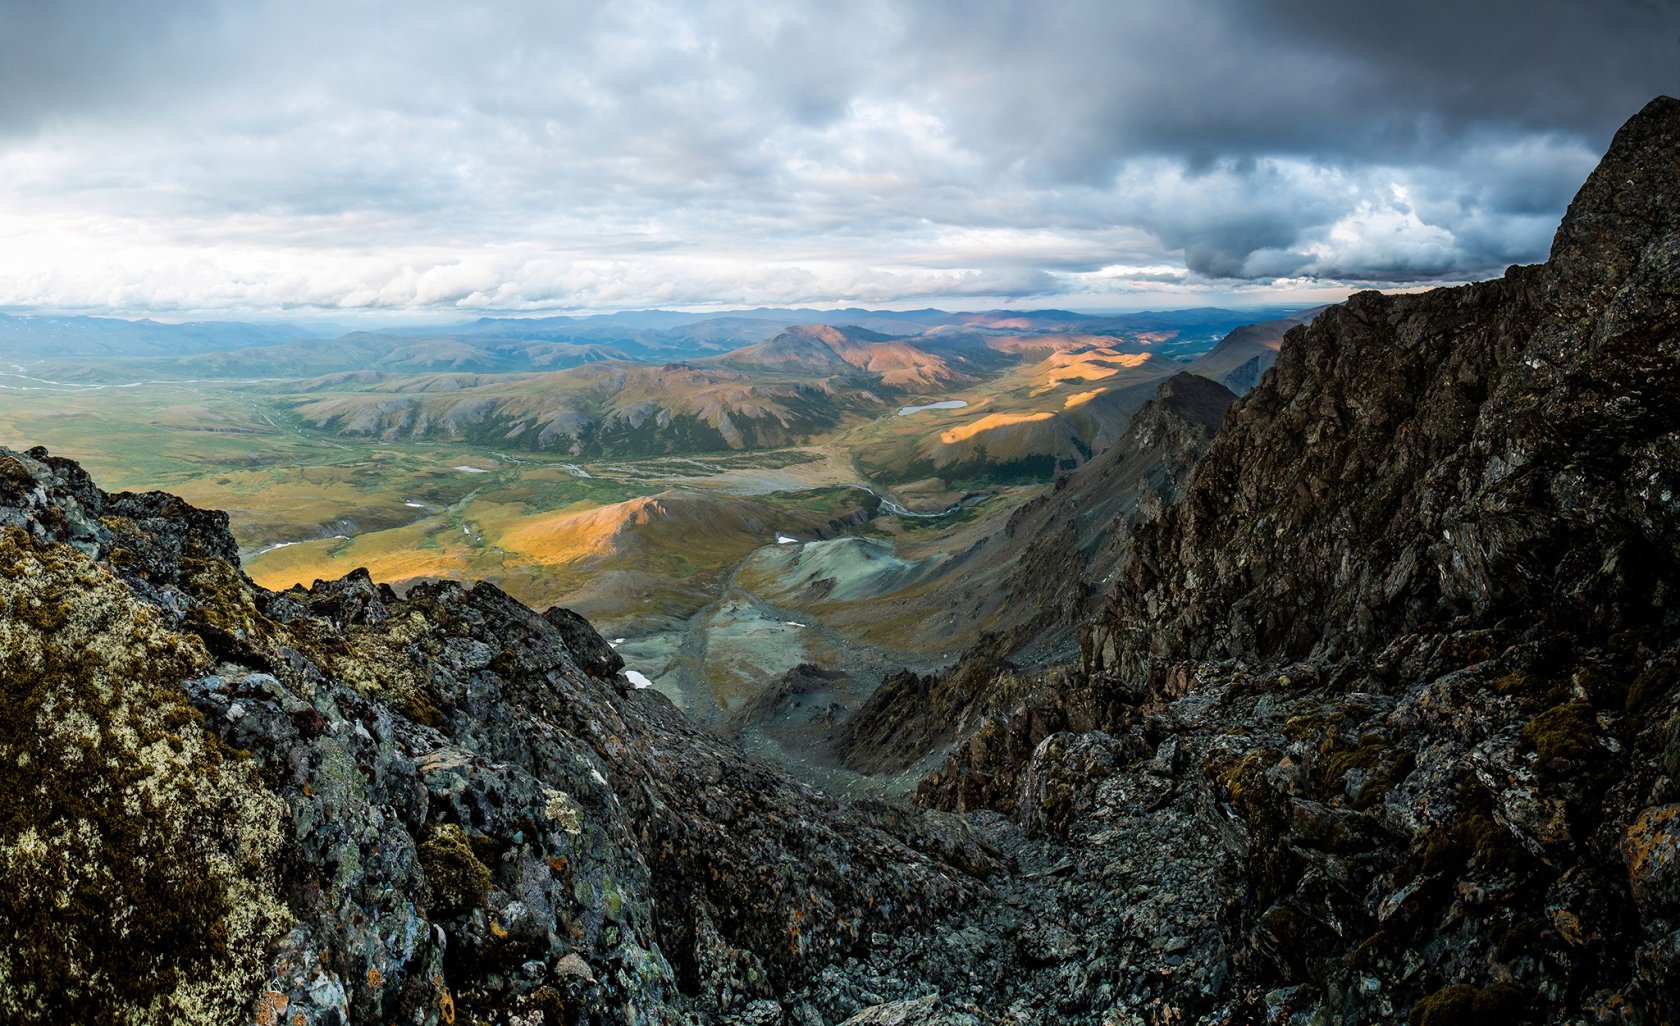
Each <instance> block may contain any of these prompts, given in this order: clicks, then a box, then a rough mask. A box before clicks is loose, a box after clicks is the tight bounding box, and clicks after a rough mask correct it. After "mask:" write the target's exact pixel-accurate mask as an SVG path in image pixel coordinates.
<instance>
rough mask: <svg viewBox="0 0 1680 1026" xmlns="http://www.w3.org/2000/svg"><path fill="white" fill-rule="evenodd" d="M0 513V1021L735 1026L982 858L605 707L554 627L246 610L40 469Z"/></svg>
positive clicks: (127, 509) (224, 587)
mask: <svg viewBox="0 0 1680 1026" xmlns="http://www.w3.org/2000/svg"><path fill="white" fill-rule="evenodd" d="M0 485H3V489H4V491H3V496H4V498H5V500H6V501H7V502H9V503H10V505H0V521H3V522H4V524H5V526H4V527H0V532H3V534H0V564H3V565H0V571H3V573H0V713H3V714H4V715H3V716H0V783H3V784H4V785H5V786H4V787H0V792H3V793H6V794H7V795H8V799H7V804H6V807H5V810H4V818H3V819H0V865H3V867H4V869H5V871H6V875H7V878H8V880H11V881H14V883H13V885H12V886H11V887H10V888H9V889H8V891H7V893H6V894H5V895H3V896H0V982H3V983H4V985H3V986H0V1008H3V1009H4V1010H5V1011H6V1012H7V1013H8V1014H9V1015H10V1016H11V1018H12V1019H14V1020H16V1021H46V1020H48V1019H49V1018H51V1017H52V1016H55V1015H60V1014H71V1015H72V1017H73V1018H76V1019H80V1020H82V1021H121V1022H137V1023H138V1022H231V1021H239V1020H241V1019H243V1018H255V1019H257V1020H258V1021H259V1022H263V1021H268V1022H280V1021H284V1022H286V1023H288V1024H296V1023H299V1022H302V1023H305V1024H324V1023H361V1022H387V1021H393V1020H395V1021H404V1022H417V1023H449V1022H455V1021H484V1022H511V1021H513V1020H514V1019H515V1018H518V1019H520V1021H525V1022H535V1021H539V1020H538V1019H535V1018H533V1016H539V1015H540V1016H546V1017H548V1019H550V1020H552V1021H564V1022H578V1023H583V1022H589V1023H598V1022H659V1021H680V1020H686V1019H690V1018H696V1017H698V1018H702V1019H706V1018H712V1017H718V1016H729V1015H732V1014H739V1013H742V1012H743V1010H744V1009H746V1008H747V1007H748V1006H750V1005H753V1003H754V1002H758V1003H759V1004H760V1006H762V1004H763V1002H765V1001H769V1002H770V1003H771V1006H772V1007H779V1006H775V1004H774V999H775V998H776V996H777V995H778V994H780V993H782V992H783V991H785V990H787V989H788V988H789V987H790V986H792V985H793V983H794V982H795V981H796V980H797V979H798V978H799V977H800V974H801V973H803V972H805V971H806V967H807V966H811V965H814V964H821V963H822V962H826V961H831V960H833V959H834V958H836V957H839V955H840V954H842V953H844V952H847V951H851V950H853V949H854V948H855V947H856V946H857V945H858V944H859V943H860V942H861V940H862V939H863V938H867V937H868V936H870V935H871V934H872V933H875V932H878V931H881V930H891V929H895V928H896V927H897V926H898V925H902V924H904V923H907V922H914V921H920V920H921V919H923V918H924V917H926V916H927V915H929V914H931V913H933V912H935V911H937V910H939V909H942V908H946V907H949V906H950V905H952V904H954V903H957V902H959V901H961V900H964V899H967V898H971V897H972V896H973V895H975V894H976V893H978V892H979V891H980V890H981V889H983V886H984V885H983V884H982V883H981V882H980V880H979V879H978V878H977V877H976V876H974V875H972V873H974V872H980V873H985V872H987V871H989V869H988V867H989V866H990V864H991V856H989V855H987V854H985V853H984V852H983V851H981V850H979V849H976V848H972V846H970V847H967V848H965V847H964V845H963V842H961V841H958V842H957V843H956V845H955V847H953V844H952V841H951V839H950V838H949V837H947V836H945V835H943V834H941V833H940V832H938V831H937V830H934V829H931V828H929V827H927V826H924V825H923V823H922V819H923V818H924V817H922V816H920V815H919V814H911V813H909V812H905V813H903V814H900V815H897V816H892V817H881V816H872V815H863V814H859V813H855V812H853V811H851V810H849V809H847V808H845V807H843V806H842V805H840V804H839V803H837V802H836V801H834V800H833V799H831V798H828V797H826V796H824V795H822V794H820V793H818V792H816V791H814V790H813V789H811V788H809V787H808V786H805V785H802V784H797V783H794V782H792V781H790V780H788V779H787V778H785V777H783V776H780V775H779V774H777V773H775V772H773V771H771V770H770V769H768V768H767V767H765V766H763V765H762V764H759V763H757V762H755V761H753V760H752V759H751V758H749V757H748V756H746V755H745V754H744V753H742V752H741V751H740V750H739V749H738V748H736V747H734V746H733V745H732V744H731V743H729V742H727V741H725V740H723V739H721V738H719V737H717V736H715V735H713V734H711V733H709V732H707V731H706V730H704V729H703V728H701V727H699V726H697V725H694V724H692V723H690V722H688V721H687V720H685V719H684V718H683V717H682V716H681V715H680V714H678V713H677V712H676V710H675V709H673V708H672V707H671V706H670V703H669V702H667V701H665V700H664V699H663V698H661V697H659V696H658V695H657V694H656V693H652V692H636V691H626V690H625V689H624V688H623V687H622V685H621V682H620V681H619V680H618V679H617V678H616V675H615V674H614V673H613V671H614V670H616V667H617V664H616V663H615V661H614V659H613V658H612V657H611V655H610V649H609V648H608V647H607V646H606V645H605V643H604V642H602V641H601V639H600V638H599V636H598V635H595V634H594V632H593V631H592V630H590V629H589V628H588V625H587V624H586V623H585V622H584V621H582V620H581V619H579V618H576V617H574V616H571V615H569V614H564V613H562V612H553V611H551V612H550V613H549V614H548V615H547V616H542V615H538V614H537V613H534V612H532V611H531V610H529V609H526V608H525V607H524V606H521V605H520V604H518V603H517V602H515V601H513V600H512V599H510V598H508V597H507V596H506V595H504V594H502V593H501V592H500V591H498V590H496V589H495V588H493V587H489V586H482V585H481V586H479V587H476V588H472V589H468V588H463V587H461V586H459V585H456V584H451V583H446V584H440V585H432V586H423V587H418V588H415V589H414V590H413V591H412V592H411V593H410V594H409V595H408V596H407V597H406V598H399V597H398V596H397V595H395V594H394V593H393V592H391V591H390V589H388V588H384V587H382V586H379V585H376V584H374V583H373V582H372V581H371V580H370V579H369V578H368V577H367V575H366V574H365V573H356V574H352V575H350V576H349V577H346V578H345V579H343V580H340V581H333V582H320V583H318V584H317V585H316V586H315V587H314V588H311V589H301V588H300V589H293V590H292V591H288V592H284V593H273V592H265V591H263V590H262V589H259V588H257V587H255V586H254V585H252V584H251V582H250V581H249V580H248V579H246V578H245V577H244V575H243V574H242V573H240V571H239V569H238V566H237V564H236V563H235V562H234V554H235V549H234V545H233V542H232V539H231V537H229V536H228V535H227V532H226V520H225V518H224V517H221V516H220V515H217V514H212V513H206V512H203V511H199V510H194V509H192V508H191V507H190V506H187V505H186V504H185V503H182V502H180V501H179V500H177V499H173V498H171V497H167V496H161V495H155V494H154V495H145V496H129V495H114V496H111V495H105V494H104V493H102V492H100V491H99V490H98V488H97V487H95V486H94V485H93V484H92V482H91V481H89V480H87V478H86V475H84V474H82V473H81V472H80V470H79V468H77V467H75V465H74V464H71V463H69V462H67V461H63V460H55V459H53V458H51V457H49V456H48V455H47V454H45V453H44V452H41V451H39V450H35V451H33V452H32V453H29V454H20V453H11V452H5V451H0ZM591 670H593V671H594V672H591ZM13 796H17V799H18V800H14V799H13ZM778 1014H779V1013H778Z"/></svg>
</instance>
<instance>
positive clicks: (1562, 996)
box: [918, 99, 1680, 1024]
mask: <svg viewBox="0 0 1680 1026" xmlns="http://www.w3.org/2000/svg"><path fill="white" fill-rule="evenodd" d="M1677 197H1680V101H1675V100H1671V99H1659V100H1657V101H1654V102H1653V103H1652V104H1651V105H1650V106H1649V107H1647V108H1646V109H1645V110H1644V111H1642V112H1641V113H1640V114H1639V115H1638V116H1636V117H1635V118H1634V119H1633V120H1632V121H1630V122H1629V124H1628V125H1627V126H1626V127H1625V128H1624V129H1623V130H1622V131H1621V132H1620V133H1619V134H1618V135H1617V137H1616V140H1615V142H1614V144H1613V145H1612V147H1611V149H1610V151H1609V153H1608V154H1607V156H1606V158H1605V161H1604V163H1603V164H1602V165H1601V167H1600V168H1599V169H1598V170H1597V171H1596V172H1595V173H1594V174H1593V176H1592V178H1591V179H1590V180H1589V181H1588V182H1587V184H1586V185H1585V186H1584V187H1583V189H1582V190H1581V193H1580V195H1579V196H1578V197H1577V198H1576V201H1575V203H1574V204H1573V205H1572V206H1571V208H1570V212H1569V214H1568V217H1567V218H1566V219H1565V221H1564V223H1563V226H1562V227H1561V228H1560V230H1559V232H1558V235H1557V239H1556V242H1555V244H1554V247H1553V252H1552V257H1551V259H1550V260H1549V261H1548V262H1547V263H1546V264H1544V265H1540V266H1537V267H1526V268H1513V269H1511V271H1510V272H1509V273H1508V274H1507V276H1506V277H1505V278H1503V279H1500V280H1498V281H1492V282H1485V283H1482V284H1479V285H1472V286H1466V287H1463V288H1457V289H1443V290H1437V291H1435V292H1431V293H1425V294H1421V295H1408V296H1381V295H1377V294H1373V293H1367V294H1361V295H1358V296H1355V297H1354V298H1353V299H1352V300H1350V301H1349V302H1348V303H1346V304H1343V305H1341V306H1338V307H1333V308H1331V309H1329V310H1327V311H1326V312H1325V313H1323V314H1322V315H1321V316H1319V317H1318V318H1317V319H1316V320H1315V321H1314V322H1313V323H1312V324H1310V325H1307V326H1303V327H1299V328H1296V329H1293V330H1292V331H1291V332H1290V333H1289V335H1288V336H1287V339H1286V341H1285V344H1284V347H1283V350H1282V352H1281V355H1280V357H1279V360H1278V363H1277V365H1276V366H1275V367H1274V369H1273V370H1272V371H1271V373H1270V374H1269V375H1267V376H1266V377H1265V379H1264V380H1262V381H1261V383H1260V385H1259V386H1258V387H1257V388H1256V389H1255V390H1254V391H1253V392H1252V393H1250V394H1249V395H1248V396H1246V397H1245V398H1243V399H1242V400H1239V401H1238V403H1237V404H1236V405H1235V406H1234V407H1233V409H1232V412H1231V414H1230V415H1229V416H1228V418H1227V420H1226V423H1225V426H1224V427H1223V429H1222V430H1221V432H1220V433H1219V435H1218V436H1217V437H1216V438H1215V439H1214V440H1213V443H1212V445H1211V446H1210V447H1209V449H1208V451H1207V454H1206V455H1205V456H1204V457H1203V459H1202V460H1201V462H1199V463H1198V464H1197V466H1196V468H1195V469H1194V471H1192V473H1191V475H1190V479H1189V483H1188V484H1187V486H1186V487H1185V491H1184V495H1183V497H1182V498H1181V499H1180V500H1179V501H1178V502H1177V503H1176V504H1174V505H1172V506H1170V507H1169V508H1168V509H1167V510H1166V512H1165V513H1164V514H1163V515H1162V516H1161V517H1159V518H1158V519H1156V520H1154V521H1152V522H1146V523H1144V524H1142V525H1140V526H1139V527H1138V529H1137V531H1136V533H1135V537H1134V541H1133V545H1132V549H1131V553H1130V555H1129V556H1128V558H1127V561H1126V563H1125V564H1124V566H1123V569H1122V572H1121V574H1120V575H1119V578H1118V580H1117V582H1116V584H1115V586H1114V588H1113V590H1112V592H1111V595H1110V598H1109V601H1108V608H1107V615H1106V616H1105V617H1103V618H1102V619H1101V620H1100V621H1099V622H1098V624H1096V625H1095V627H1094V629H1093V631H1092V632H1091V634H1090V635H1088V638H1089V641H1088V650H1089V651H1090V652H1091V653H1092V655H1093V659H1092V662H1091V665H1090V669H1091V670H1092V672H1091V673H1089V674H1088V675H1087V677H1086V679H1085V680H1084V681H1082V682H1081V681H1073V682H1068V684H1067V686H1065V687H1063V688H1060V689H1058V688H1052V687H1046V688H1041V689H1039V690H1038V692H1037V702H1038V703H1039V708H1038V709H1037V711H1036V712H1035V714H1034V715H1035V718H1036V719H1037V720H1038V721H1041V722H1053V721H1054V720H1055V719H1056V717H1058V716H1061V717H1065V718H1067V719H1069V721H1070V722H1071V721H1072V719H1073V718H1074V717H1075V716H1076V715H1081V714H1083V711H1086V710H1090V709H1091V708H1093V707H1094V708H1099V709H1105V710H1106V711H1105V717H1106V718H1103V719H1100V720H1098V721H1097V722H1095V723H1093V724H1090V725H1089V726H1087V725H1084V724H1081V725H1080V726H1078V727H1075V728H1073V733H1072V734H1071V736H1070V735H1069V734H1057V733H1052V734H1048V735H1045V736H1044V737H1043V739H1042V740H1040V741H1037V742H1036V743H1031V744H1030V747H1029V742H1028V741H1027V740H1026V739H1024V738H1023V737H1022V736H1021V735H1022V734H1023V733H1025V732H1024V731H1022V730H1021V729H1019V728H1018V727H1017V726H1015V725H1014V724H1011V723H1010V722H1008V721H1007V720H1006V719H1005V718H1003V717H1001V716H999V717H994V718H993V719H992V720H991V721H990V722H988V723H987V724H985V725H983V726H982V727H981V728H980V729H979V730H977V731H976V732H975V733H974V735H973V736H972V738H971V739H970V740H969V741H968V742H967V743H966V744H964V745H962V746H960V747H959V748H958V749H957V750H956V751H954V752H953V754H952V756H951V757H950V759H949V760H948V761H947V763H946V765H945V767H944V768H943V769H942V770H941V772H940V773H939V774H938V775H936V776H935V777H933V778H930V779H929V781H927V782H926V783H924V784H923V786H922V788H921V789H920V791H919V792H918V798H919V800H921V801H922V802H924V803H926V804H930V805H934V806H938V807H945V808H967V809H974V808H989V809H994V810H997V811H999V812H1002V813H1005V814H1008V815H1011V816H1012V817H1014V818H1016V819H1017V820H1018V821H1019V822H1022V823H1024V824H1028V825H1031V826H1032V827H1033V828H1034V829H1036V830H1040V831H1051V832H1054V831H1056V830H1063V829H1067V830H1069V831H1070V838H1073V839H1074V840H1075V844H1076V847H1077V845H1078V843H1079V842H1078V840H1077V839H1078V838H1079V837H1080V836H1081V832H1080V826H1081V825H1082V824H1083V823H1085V822H1086V821H1088V820H1089V819H1090V818H1091V817H1092V816H1093V815H1098V814H1100V811H1099V806H1098V803H1097V798H1098V796H1100V795H1101V794H1102V793H1103V792H1104V790H1105V789H1119V788H1135V789H1140V790H1141V791H1143V792H1146V791H1147V788H1149V787H1150V786H1151V784H1150V781H1151V780H1160V779H1163V777H1162V776H1161V773H1162V772H1163V771H1164V770H1166V769H1168V767H1173V766H1176V767H1180V768H1181V769H1180V770H1179V772H1181V773H1185V776H1184V777H1183V778H1182V779H1180V781H1179V785H1178V786H1179V787H1182V788H1184V789H1187V790H1189V791H1191V792H1193V793H1195V794H1196V795H1198V796H1199V797H1198V799H1197V800H1196V802H1194V803H1190V804H1187V805H1184V806H1175V805H1173V804H1170V803H1169V804H1165V805H1163V806H1161V807H1160V809H1159V811H1158V812H1157V813H1156V816H1157V817H1166V818H1168V819H1170V820H1180V819H1184V818H1186V817H1191V816H1193V815H1194V814H1195V812H1194V810H1204V811H1202V813H1201V814H1203V815H1206V816H1208V817H1209V818H1208V820H1207V821H1208V822H1210V823H1212V824H1213V825H1215V826H1216V827H1217V832H1218V835H1219V838H1220V841H1219V844H1218V846H1217V851H1214V852H1208V853H1205V854H1204V855H1203V856H1202V857H1203V858H1205V859H1207V861H1208V862H1209V864H1210V865H1212V866H1213V867H1214V868H1213V869H1212V870H1211V872H1212V874H1213V875H1212V877H1211V882H1210V884H1209V886H1212V887H1216V888H1217V889H1218V891H1219V892H1220V895H1221V901H1220V908H1219V911H1218V916H1217V918H1218V924H1219V930H1218V932H1219V937H1220V940H1219V944H1220V945H1222V950H1223V951H1224V952H1225V954H1226V957H1227V958H1228V962H1227V963H1226V975H1225V976H1224V978H1223V981H1224V982H1223V990H1222V992H1221V994H1222V998H1221V1001H1222V1003H1221V1004H1219V1006H1218V1007H1216V1008H1214V1009H1213V1010H1211V1011H1208V1012H1206V1013H1205V1014H1206V1015H1207V1016H1208V1017H1209V1018H1210V1019H1211V1020H1213V1021H1265V1022H1277V1023H1282V1022H1290V1023H1295V1022H1300V1023H1307V1022H1338V1021H1339V1022H1361V1023H1366V1022H1394V1023H1398V1022H1403V1021H1405V1022H1411V1023H1414V1024H1421V1023H1436V1024H1438V1023H1448V1022H1468V1021H1473V1020H1474V1019H1477V1018H1480V1019H1487V1020H1489V1021H1512V1022H1518V1021H1533V1022H1610V1021H1617V1022H1641V1023H1657V1022H1671V1021H1675V1020H1676V1018H1680V1005H1676V1003H1675V997H1674V991H1673V987H1672V981H1673V979H1674V978H1676V976H1677V975H1680V933H1676V932H1675V928H1676V925H1677V921H1676V918H1675V916H1676V907H1675V905H1674V904H1673V895H1674V891H1673V890H1672V884H1673V880H1674V873H1673V869H1672V867H1673V866H1674V865H1675V864H1676V862H1675V859H1676V855H1675V850H1676V849H1675V843H1676V833H1675V830H1674V828H1673V826H1674V817H1673V815H1672V812H1673V809H1674V808H1675V806H1676V803H1677V801H1680V785H1677V783H1676V780H1677V779H1680V775H1677V772H1676V771H1677V770H1680V762H1677V761H1676V760H1677V758H1680V754H1677V753H1680V691H1677V689H1676V688H1675V683H1676V680H1677V672H1676V667H1677V666H1680V644H1677V637H1680V612H1677V611H1676V606H1675V603H1674V601H1673V596H1674V594H1675V588H1676V587H1677V586H1680V398H1676V397H1677V396H1680V389H1677V386H1680V348H1677V344H1680V203H1677V202H1676V198H1677ZM1099 657H1100V658H1099ZM1094 696H1106V703H1107V704H1106V706H1105V704H1104V703H1105V700H1104V699H1103V698H1098V697H1094ZM1029 736H1030V735H1029ZM1169 746H1170V752H1169V751H1168V750H1169ZM1148 749H1153V752H1154V754H1153V755H1149V756H1147V757H1145V754H1144V753H1145V751H1146V750H1148ZM1182 767H1188V771H1187V772H1185V770H1183V769H1182ZM1070 825H1071V827H1070ZM1150 825H1151V826H1152V827H1153V826H1156V825H1157V820H1152V821H1151V824H1150ZM1163 826H1164V824H1163ZM1135 842H1136V839H1135V838H1134V837H1132V836H1126V837H1123V838H1111V839H1110V840H1109V841H1108V844H1109V845H1111V846H1118V847H1121V848H1123V849H1125V850H1127V851H1136V850H1137V849H1135V848H1134V847H1133V845H1134V843H1135ZM1084 843H1087V844H1088V843H1090V839H1089V838H1087V839H1086V841H1085V842H1084ZM1144 843H1145V845H1146V847H1145V849H1144V850H1149V847H1148V846H1149V845H1152V844H1153V843H1155V842H1153V841H1145V842H1144ZM1195 950H1199V949H1195ZM1162 1000H1163V1001H1164V1002H1166V1003H1168V1004H1170V1005H1171V1006H1172V1007H1174V1008H1176V1009H1184V1010H1186V1011H1187V1013H1189V1014H1194V1011H1193V1010H1194V1009H1195V1008H1196V1007H1197V1006H1196V1005H1195V1002H1194V993H1193V992H1192V991H1190V990H1188V989H1184V988H1179V987H1176V986H1175V987H1169V988H1167V989H1166V991H1165V992H1164V995H1163V997H1162Z"/></svg>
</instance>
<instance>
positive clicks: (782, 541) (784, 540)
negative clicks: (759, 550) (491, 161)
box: [776, 534, 799, 545]
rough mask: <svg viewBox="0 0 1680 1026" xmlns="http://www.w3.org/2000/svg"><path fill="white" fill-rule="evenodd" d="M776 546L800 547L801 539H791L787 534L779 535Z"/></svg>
mask: <svg viewBox="0 0 1680 1026" xmlns="http://www.w3.org/2000/svg"><path fill="white" fill-rule="evenodd" d="M776 544H777V545H798V544H799V539H798V538H790V537H788V536H787V535H785V534H778V535H776Z"/></svg>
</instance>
